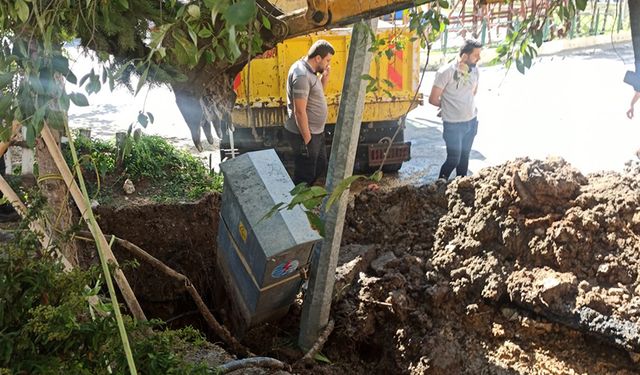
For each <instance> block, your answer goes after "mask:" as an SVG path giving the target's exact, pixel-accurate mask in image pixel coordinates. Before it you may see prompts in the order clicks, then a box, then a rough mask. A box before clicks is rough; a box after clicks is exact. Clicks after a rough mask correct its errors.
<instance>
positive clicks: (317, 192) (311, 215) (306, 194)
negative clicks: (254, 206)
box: [261, 170, 382, 237]
mask: <svg viewBox="0 0 640 375" xmlns="http://www.w3.org/2000/svg"><path fill="white" fill-rule="evenodd" d="M360 179H368V180H371V181H374V182H379V181H380V180H381V179H382V171H379V170H378V171H376V172H375V173H374V174H372V175H371V176H369V177H367V176H363V175H353V176H350V177H348V178H345V179H344V180H342V181H340V183H339V184H338V186H336V188H335V189H334V190H333V191H332V192H329V191H327V189H325V188H324V187H323V186H307V184H306V183H304V182H303V183H301V184H298V185H296V187H294V188H293V189H292V190H291V191H290V194H291V196H292V197H293V198H292V199H291V202H289V203H285V202H280V203H278V204H276V205H274V206H273V207H271V209H270V210H269V212H267V213H266V214H265V215H264V216H263V217H262V219H261V220H266V219H268V218H270V217H271V216H273V215H274V214H275V213H276V212H278V211H282V210H292V209H294V208H295V207H298V206H301V207H302V209H303V211H304V213H305V214H306V215H307V219H308V220H309V224H311V227H312V228H313V229H315V230H316V231H318V233H319V234H320V235H321V236H323V237H324V222H323V221H322V219H321V218H320V215H318V213H320V212H321V211H322V209H323V210H324V211H327V210H329V209H330V208H331V206H332V205H333V204H334V203H335V201H336V200H338V199H339V198H340V197H341V196H342V194H344V193H345V192H346V191H348V190H349V188H351V184H353V183H354V182H355V181H357V180H360ZM325 201H326V203H324V206H323V207H322V209H320V206H321V205H322V204H323V202H325Z"/></svg>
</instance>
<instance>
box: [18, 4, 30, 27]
mask: <svg viewBox="0 0 640 375" xmlns="http://www.w3.org/2000/svg"><path fill="white" fill-rule="evenodd" d="M15 9H16V13H17V14H18V18H20V20H21V21H22V22H27V20H28V19H29V6H28V5H27V3H25V2H24V0H16V3H15Z"/></svg>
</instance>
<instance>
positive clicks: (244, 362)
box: [215, 357, 286, 374]
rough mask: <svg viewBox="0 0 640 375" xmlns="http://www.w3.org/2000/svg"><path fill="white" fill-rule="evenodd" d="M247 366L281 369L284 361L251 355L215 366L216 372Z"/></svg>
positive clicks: (224, 372)
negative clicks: (250, 356)
mask: <svg viewBox="0 0 640 375" xmlns="http://www.w3.org/2000/svg"><path fill="white" fill-rule="evenodd" d="M247 367H263V368H268V369H272V370H283V369H285V367H286V365H285V364H284V362H281V361H278V360H277V359H274V358H269V357H252V358H246V359H239V360H237V361H231V362H227V363H225V364H224V365H222V366H218V367H216V368H215V371H216V374H227V373H229V372H231V371H236V370H240V369H244V368H247Z"/></svg>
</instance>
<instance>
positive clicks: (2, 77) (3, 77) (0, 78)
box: [0, 72, 13, 88]
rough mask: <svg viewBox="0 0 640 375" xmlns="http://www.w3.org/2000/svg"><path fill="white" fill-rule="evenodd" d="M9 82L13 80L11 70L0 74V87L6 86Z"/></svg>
mask: <svg viewBox="0 0 640 375" xmlns="http://www.w3.org/2000/svg"><path fill="white" fill-rule="evenodd" d="M11 82H13V73H12V72H9V73H2V74H0V88H3V87H6V86H8V85H9V84H10V83H11Z"/></svg>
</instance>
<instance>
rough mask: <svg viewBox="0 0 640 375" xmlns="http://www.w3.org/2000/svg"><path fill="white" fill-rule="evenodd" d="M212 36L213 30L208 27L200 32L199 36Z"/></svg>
mask: <svg viewBox="0 0 640 375" xmlns="http://www.w3.org/2000/svg"><path fill="white" fill-rule="evenodd" d="M212 35H213V33H212V32H211V30H209V29H208V28H206V27H203V28H202V29H200V31H198V36H199V37H200V38H210V37H211V36H212Z"/></svg>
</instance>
